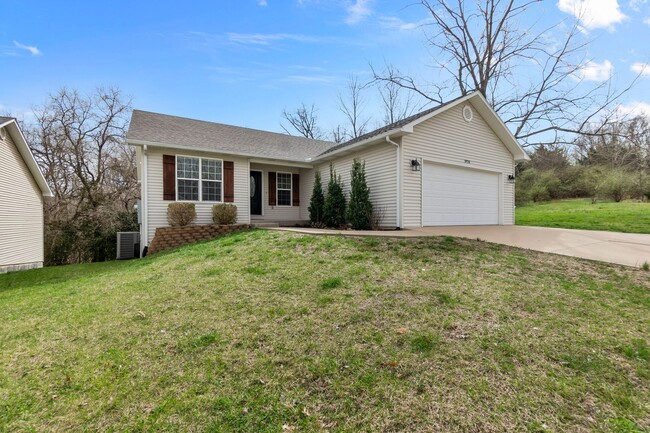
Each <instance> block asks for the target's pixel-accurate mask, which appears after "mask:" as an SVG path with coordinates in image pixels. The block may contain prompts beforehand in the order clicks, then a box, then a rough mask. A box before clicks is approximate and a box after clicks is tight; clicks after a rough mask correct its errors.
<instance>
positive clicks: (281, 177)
mask: <svg viewBox="0 0 650 433" xmlns="http://www.w3.org/2000/svg"><path fill="white" fill-rule="evenodd" d="M276 176H277V178H276V185H277V190H278V206H291V191H292V183H291V173H276Z"/></svg>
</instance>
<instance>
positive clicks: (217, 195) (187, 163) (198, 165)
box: [176, 156, 223, 201]
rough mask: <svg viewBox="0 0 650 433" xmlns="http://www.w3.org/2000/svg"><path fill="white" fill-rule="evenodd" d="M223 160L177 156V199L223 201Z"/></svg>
mask: <svg viewBox="0 0 650 433" xmlns="http://www.w3.org/2000/svg"><path fill="white" fill-rule="evenodd" d="M222 185H223V162H222V161H221V160H218V159H207V158H192V157H189V156H176V199H177V200H179V201H221V200H222Z"/></svg>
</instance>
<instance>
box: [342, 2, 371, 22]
mask: <svg viewBox="0 0 650 433" xmlns="http://www.w3.org/2000/svg"><path fill="white" fill-rule="evenodd" d="M370 3H371V0H355V1H354V2H353V3H350V4H349V5H348V6H347V12H348V16H347V17H346V18H345V22H346V24H349V25H354V24H358V23H360V22H361V21H363V20H364V19H366V18H367V17H368V16H370V15H372V9H371V8H370Z"/></svg>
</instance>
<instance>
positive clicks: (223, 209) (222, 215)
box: [212, 203, 237, 224]
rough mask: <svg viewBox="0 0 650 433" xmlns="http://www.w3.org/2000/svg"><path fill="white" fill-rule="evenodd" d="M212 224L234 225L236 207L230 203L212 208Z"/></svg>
mask: <svg viewBox="0 0 650 433" xmlns="http://www.w3.org/2000/svg"><path fill="white" fill-rule="evenodd" d="M212 222H214V223H215V224H235V223H236V222H237V206H235V205H234V204H230V203H221V204H215V205H214V206H212Z"/></svg>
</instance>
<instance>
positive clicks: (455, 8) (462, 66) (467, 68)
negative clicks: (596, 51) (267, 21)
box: [373, 0, 633, 145]
mask: <svg viewBox="0 0 650 433" xmlns="http://www.w3.org/2000/svg"><path fill="white" fill-rule="evenodd" d="M419 3H420V4H421V6H423V7H424V8H425V9H426V10H427V11H428V13H429V15H430V17H431V21H432V23H431V24H430V25H428V26H426V27H425V35H426V38H427V41H428V43H429V45H430V46H431V47H432V48H433V51H434V52H435V51H437V52H438V53H440V54H441V56H437V54H435V53H434V56H435V58H437V59H439V60H438V61H437V62H436V65H435V68H436V69H437V71H438V72H439V76H440V80H439V82H435V83H432V82H429V83H427V84H422V83H419V82H418V80H416V79H415V78H414V77H412V76H409V75H407V74H403V73H401V72H400V71H399V70H398V69H397V68H395V67H393V66H391V65H387V67H386V69H385V70H384V71H377V70H375V69H374V68H373V73H374V78H375V80H378V81H381V82H391V83H394V84H396V85H398V86H400V87H402V88H404V89H408V90H410V91H411V92H413V93H415V94H417V95H419V96H420V97H422V98H424V99H425V100H427V101H429V102H430V103H442V102H443V100H444V99H445V98H448V97H449V96H450V95H451V94H453V93H456V92H460V94H461V95H466V94H468V93H470V92H472V91H477V90H478V91H480V92H481V93H482V94H483V95H484V96H485V97H486V98H487V100H488V102H490V103H491V104H492V106H493V107H494V108H495V110H496V111H497V112H498V113H499V114H500V115H501V117H502V118H503V119H504V121H505V123H506V124H507V125H508V126H509V127H510V129H511V130H512V131H513V133H514V135H515V136H516V137H517V138H518V139H519V140H520V142H522V144H523V145H536V144H542V143H555V144H557V143H560V142H564V143H569V142H570V141H571V136H572V135H574V134H589V135H601V134H602V133H603V131H600V130H598V129H594V128H592V121H593V120H594V119H595V118H596V116H600V115H602V113H603V112H604V111H606V110H608V109H610V108H612V106H613V105H614V104H615V103H616V101H617V100H618V99H619V98H620V96H621V95H622V94H623V93H625V92H627V91H628V90H629V88H630V87H631V85H632V84H633V83H632V84H630V85H629V86H627V87H625V88H624V89H622V90H620V91H617V90H615V89H614V87H613V85H612V81H611V79H609V80H605V81H603V82H600V83H596V84H591V83H587V81H586V79H585V77H584V73H583V68H584V66H585V65H586V64H587V59H586V58H585V55H584V52H585V51H586V50H585V48H586V46H587V44H588V42H586V41H580V40H579V38H580V35H581V33H580V31H579V26H578V22H577V21H576V22H574V23H572V24H571V25H570V26H569V27H568V29H565V25H566V23H558V24H556V25H553V26H551V27H548V28H543V29H541V30H540V29H539V28H538V26H537V25H534V26H532V27H529V28H526V29H522V28H518V26H517V23H518V22H519V21H520V18H521V17H522V16H523V15H524V14H526V13H535V6H537V5H538V4H541V3H542V1H541V0H527V1H518V2H516V1H514V0H482V1H478V0H477V1H475V2H471V1H466V2H465V1H461V0H420V1H419Z"/></svg>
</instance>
